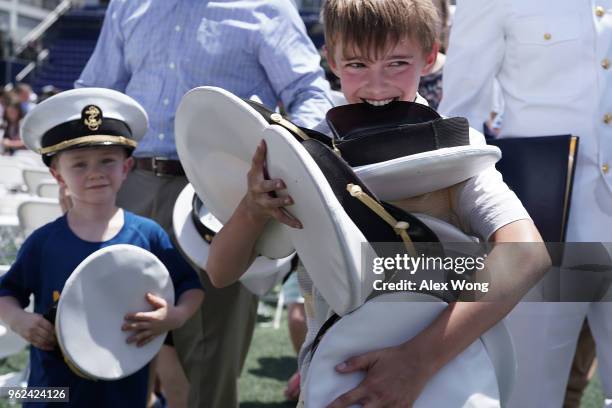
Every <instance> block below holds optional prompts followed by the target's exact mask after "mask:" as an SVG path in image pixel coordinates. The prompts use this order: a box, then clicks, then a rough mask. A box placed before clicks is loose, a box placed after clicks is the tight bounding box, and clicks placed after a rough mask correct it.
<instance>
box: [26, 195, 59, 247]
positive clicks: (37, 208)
mask: <svg viewBox="0 0 612 408" xmlns="http://www.w3.org/2000/svg"><path fill="white" fill-rule="evenodd" d="M61 215H62V209H61V207H60V204H59V201H58V200H54V199H51V198H37V197H32V198H31V199H29V200H27V201H24V202H22V203H21V204H20V205H19V208H17V217H18V218H19V225H20V226H21V228H22V230H23V233H24V236H26V237H27V236H28V235H30V234H31V233H32V231H34V230H35V229H36V228H39V227H41V226H43V225H45V224H47V223H49V222H51V221H53V220H55V219H56V218H57V217H59V216H61Z"/></svg>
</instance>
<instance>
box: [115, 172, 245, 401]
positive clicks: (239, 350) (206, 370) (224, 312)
mask: <svg viewBox="0 0 612 408" xmlns="http://www.w3.org/2000/svg"><path fill="white" fill-rule="evenodd" d="M186 184H187V179H186V178H185V177H183V176H156V175H155V174H153V173H152V172H148V171H143V170H135V171H132V172H131V173H130V174H129V176H128V178H127V180H126V181H125V183H124V184H123V187H122V189H121V191H120V192H119V195H118V197H117V204H118V205H119V206H120V207H123V208H125V209H127V210H129V211H132V212H134V213H136V214H139V215H143V216H146V217H149V218H152V219H154V220H155V221H157V222H158V223H159V224H160V225H161V226H162V227H163V228H164V229H165V230H166V231H167V232H168V234H169V235H170V236H171V237H172V238H173V241H175V240H174V233H173V231H172V210H173V208H174V202H175V201H176V197H177V196H178V195H179V193H180V192H181V190H182V189H183V187H184V186H185V185H186ZM175 242H176V241H175ZM200 280H201V281H202V284H203V285H204V288H205V290H206V296H205V299H204V302H203V303H202V307H201V308H200V310H199V311H198V312H196V313H195V314H194V315H193V317H192V318H191V319H190V320H189V321H188V322H187V323H186V324H185V325H184V326H183V327H181V328H179V329H177V330H175V331H174V332H173V334H172V335H173V339H174V345H175V347H176V351H177V353H178V356H179V359H180V360H181V364H182V366H183V369H184V370H185V374H186V375H187V378H188V379H189V382H190V395H189V406H190V407H191V408H196V407H197V408H200V407H201V408H216V407H220V408H226V407H227V408H232V407H238V390H237V388H238V387H237V380H238V377H239V376H240V371H241V369H242V365H243V364H244V360H245V358H246V354H247V352H248V348H249V345H250V343H251V338H252V335H253V329H254V327H255V319H256V317H257V297H256V296H254V295H253V294H251V293H250V292H249V291H248V290H247V289H246V288H245V287H244V286H243V285H242V284H240V283H236V284H234V285H232V286H229V287H227V288H223V289H216V288H214V287H213V286H212V285H211V284H210V281H209V280H208V277H207V275H206V273H204V272H201V273H200Z"/></svg>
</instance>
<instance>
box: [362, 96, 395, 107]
mask: <svg viewBox="0 0 612 408" xmlns="http://www.w3.org/2000/svg"><path fill="white" fill-rule="evenodd" d="M365 101H366V102H367V103H369V104H370V105H374V106H383V105H386V104H388V103H390V102H392V101H393V98H390V99H383V100H380V101H376V100H372V99H366V100H365Z"/></svg>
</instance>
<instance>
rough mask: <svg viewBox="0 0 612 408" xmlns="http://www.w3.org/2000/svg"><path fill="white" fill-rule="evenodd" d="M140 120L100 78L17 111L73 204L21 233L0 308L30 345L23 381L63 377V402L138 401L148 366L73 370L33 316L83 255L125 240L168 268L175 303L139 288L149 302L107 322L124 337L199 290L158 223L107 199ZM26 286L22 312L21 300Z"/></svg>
mask: <svg viewBox="0 0 612 408" xmlns="http://www.w3.org/2000/svg"><path fill="white" fill-rule="evenodd" d="M146 128H147V116H146V113H145V112H144V110H143V108H142V107H141V106H140V105H139V104H138V103H137V102H136V101H134V100H133V99H131V98H130V97H128V96H126V95H123V94H121V93H119V92H116V91H112V90H108V89H100V88H86V89H78V90H72V91H67V92H64V93H61V94H59V95H57V96H54V97H52V98H49V99H48V100H46V101H45V102H43V103H41V104H40V105H38V106H36V107H35V108H34V109H33V110H32V111H31V112H30V113H29V114H28V116H26V118H25V119H24V123H23V126H22V135H23V137H24V142H25V144H26V145H27V146H28V148H30V149H32V150H35V151H37V152H39V153H41V154H42V158H43V161H44V162H45V164H47V165H48V166H49V167H50V171H51V174H52V175H53V177H55V179H56V180H57V181H58V183H59V184H60V186H61V187H64V188H66V189H67V190H68V191H69V192H70V196H71V199H72V202H73V206H72V208H71V209H70V210H69V211H68V212H67V213H66V214H65V215H63V216H62V217H60V218H58V219H57V220H55V221H53V222H51V223H49V224H47V225H45V226H43V227H41V228H39V229H38V230H36V231H34V233H32V235H31V236H30V237H28V239H27V240H26V241H25V242H24V244H23V246H22V247H21V249H20V251H19V254H18V256H17V260H16V261H15V263H14V264H13V265H12V266H11V269H10V270H9V271H8V272H7V273H6V275H4V276H3V277H2V279H1V280H0V318H1V319H2V320H3V321H4V322H5V323H7V325H8V326H9V327H10V328H11V329H12V330H13V331H15V332H16V333H18V334H19V335H21V336H22V337H23V338H24V339H26V340H27V341H28V342H29V343H31V345H32V347H31V351H30V370H31V371H30V377H29V380H28V386H30V387H69V395H70V398H69V399H70V402H69V403H68V405H69V406H79V407H85V406H86V407H110V406H112V407H145V406H146V404H147V389H148V367H144V368H142V369H141V370H139V371H138V372H136V373H134V374H132V375H130V376H128V377H125V378H122V379H120V380H116V381H92V380H88V379H85V378H83V377H80V376H78V375H76V374H75V373H74V372H73V371H71V369H70V368H69V367H68V365H66V363H65V362H64V360H63V358H61V357H60V356H59V355H58V354H57V353H55V352H54V350H55V349H56V347H57V339H56V337H55V330H54V327H53V324H52V323H50V322H49V321H48V320H46V319H45V317H43V316H44V315H45V314H47V313H48V312H49V311H50V310H51V309H52V307H53V305H54V303H55V302H56V301H57V294H59V293H61V291H62V289H63V287H64V284H65V282H66V280H67V279H68V277H69V276H70V275H71V274H72V272H73V271H74V269H75V268H76V267H77V266H78V265H79V263H81V261H83V260H84V259H85V258H86V257H87V256H89V255H90V254H92V253H93V252H95V251H96V250H98V249H100V248H103V247H106V246H110V245H115V244H131V245H136V246H139V247H141V248H144V249H146V250H148V251H150V252H152V253H153V254H154V255H156V256H157V257H158V258H159V259H160V260H161V261H162V262H163V263H164V265H165V266H166V267H167V269H168V271H169V272H170V276H171V278H172V282H173V284H174V288H175V299H177V301H176V305H169V304H167V303H166V301H165V300H164V299H163V298H160V297H157V296H155V295H153V294H151V293H148V294H147V295H146V299H147V301H148V302H149V303H150V304H151V306H152V309H153V310H152V311H151V312H140V313H133V314H129V315H126V316H125V318H124V319H125V320H124V324H123V326H122V327H117V328H116V330H124V331H130V332H131V333H130V335H129V336H128V339H127V341H128V343H133V344H134V347H140V346H142V345H144V344H146V343H148V342H149V341H151V340H152V339H153V338H155V337H156V336H158V335H161V334H164V333H166V332H168V331H170V330H173V329H176V328H178V327H180V326H182V325H183V324H184V323H185V321H186V320H187V319H188V318H189V317H190V316H191V315H193V313H195V311H196V310H197V308H198V307H199V305H200V303H201V302H202V300H203V290H202V286H201V284H200V281H199V278H198V276H197V275H196V273H195V272H194V271H193V269H192V268H191V267H190V266H189V265H188V264H187V263H186V262H185V261H184V260H183V258H182V257H181V256H180V255H179V254H178V252H177V251H176V250H175V248H174V247H173V246H172V243H171V242H170V239H169V237H168V235H167V234H166V233H165V232H164V230H163V229H162V228H161V227H160V226H159V225H157V224H156V223H155V222H154V221H151V220H149V219H146V218H143V217H140V216H137V215H135V214H132V213H130V212H127V211H124V210H123V209H121V208H119V207H117V206H116V205H115V199H116V195H117V191H118V190H119V188H120V187H121V184H122V183H123V181H124V180H125V178H126V176H127V174H128V172H129V171H130V168H131V165H132V161H133V159H132V158H131V157H130V154H131V152H132V150H133V149H134V147H135V146H136V142H137V140H139V139H140V138H141V137H142V136H143V135H144V133H145V131H146ZM120 284H121V282H117V285H120ZM32 294H33V295H34V311H33V312H32V313H30V312H27V311H25V310H23V309H24V308H25V307H26V306H27V305H28V303H29V297H30V295H32ZM60 296H61V295H60ZM100 306H101V307H103V305H100ZM112 329H113V328H109V330H112ZM27 406H29V404H28V403H26V404H24V407H27ZM36 406H37V407H38V406H41V405H40V404H38V403H37V404H36Z"/></svg>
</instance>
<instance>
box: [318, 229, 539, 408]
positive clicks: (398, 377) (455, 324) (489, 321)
mask: <svg viewBox="0 0 612 408" xmlns="http://www.w3.org/2000/svg"><path fill="white" fill-rule="evenodd" d="M491 241H493V242H496V243H502V242H512V243H515V244H506V245H499V246H496V247H495V248H494V249H493V250H492V251H491V253H490V254H489V256H488V257H487V260H486V262H485V268H486V269H487V270H489V271H491V273H493V274H495V276H496V279H497V277H500V278H501V280H500V281H496V282H495V285H492V286H493V287H492V288H491V291H490V292H489V293H487V296H485V298H484V299H483V300H480V301H478V302H456V303H452V304H450V305H449V306H448V307H447V308H446V309H445V310H444V311H443V312H442V313H441V314H440V315H439V316H438V317H437V318H436V320H434V322H433V323H432V324H431V325H430V326H429V327H427V328H426V329H425V330H424V331H423V332H421V333H420V334H419V335H417V336H416V337H414V338H413V339H411V340H410V341H407V342H406V343H403V344H401V345H399V346H397V347H390V348H387V349H383V350H378V351H376V352H372V353H367V354H363V355H361V356H356V357H353V358H351V359H349V360H347V361H346V362H345V363H344V365H342V364H341V365H340V366H338V367H337V369H338V371H339V372H343V373H347V372H352V371H358V370H365V371H367V376H366V379H365V380H364V381H363V382H362V383H361V384H360V385H359V386H358V387H357V388H355V389H353V390H351V391H349V392H347V393H345V394H344V395H342V396H340V397H339V398H338V399H337V400H336V401H334V403H332V404H331V405H330V407H332V408H339V407H346V406H351V405H353V404H355V403H356V402H358V401H361V402H362V403H363V402H369V403H371V404H372V405H371V406H372V407H375V406H379V404H380V406H411V405H412V404H413V403H414V401H415V400H416V399H417V397H418V396H419V394H420V393H421V391H422V390H423V388H424V387H425V385H426V384H427V382H428V381H429V380H430V379H431V377H432V376H433V375H434V374H435V373H436V372H437V371H438V370H439V369H440V368H441V367H443V366H444V365H445V364H447V363H448V362H449V361H451V360H452V359H453V358H454V357H455V356H457V355H458V354H459V353H460V352H461V351H463V350H464V349H465V348H467V347H468V346H469V345H470V344H472V343H473V342H474V341H476V339H478V337H480V335H481V334H482V333H484V332H485V331H487V330H488V329H490V328H491V327H492V326H493V325H494V324H495V323H497V322H498V321H499V320H501V319H502V318H503V317H504V316H505V315H506V314H507V313H508V312H509V311H510V310H512V308H513V307H514V306H515V305H516V304H517V303H518V301H519V300H520V299H521V298H522V297H523V295H524V294H525V293H526V292H527V291H528V290H529V288H530V287H531V286H532V285H533V284H534V283H536V282H537V281H538V280H539V279H540V278H541V277H542V275H543V273H544V272H545V271H546V270H547V269H548V267H549V266H550V258H549V256H548V252H547V251H546V248H545V247H544V244H543V243H542V239H541V237H540V234H539V233H538V231H537V229H536V228H535V226H534V225H533V222H532V221H531V220H519V221H515V222H513V223H510V224H507V225H505V226H503V227H501V228H500V229H498V230H497V231H496V232H495V233H494V234H493V235H492V237H491ZM517 242H522V243H523V244H516V243H517ZM510 278H511V279H510ZM487 299H495V301H491V302H487ZM368 406H370V405H368Z"/></svg>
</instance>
